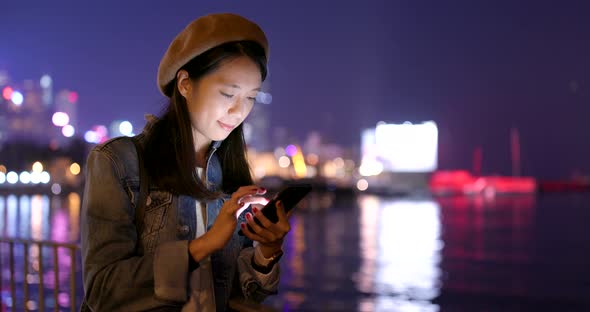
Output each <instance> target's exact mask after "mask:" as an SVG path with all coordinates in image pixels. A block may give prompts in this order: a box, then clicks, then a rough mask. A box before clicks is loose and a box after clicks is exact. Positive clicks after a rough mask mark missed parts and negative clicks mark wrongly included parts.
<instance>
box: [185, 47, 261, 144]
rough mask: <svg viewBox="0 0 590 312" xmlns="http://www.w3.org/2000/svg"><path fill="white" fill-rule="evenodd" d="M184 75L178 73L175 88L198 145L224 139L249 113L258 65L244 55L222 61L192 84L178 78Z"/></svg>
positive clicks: (258, 76) (258, 83) (258, 77)
mask: <svg viewBox="0 0 590 312" xmlns="http://www.w3.org/2000/svg"><path fill="white" fill-rule="evenodd" d="M184 74H186V72H184V73H180V72H179V76H178V77H179V79H178V81H179V89H180V91H181V94H183V96H184V97H185V98H186V101H187V105H188V111H189V114H190V119H191V124H192V127H193V136H194V137H195V140H196V142H198V143H199V144H208V143H209V142H210V141H221V140H224V139H225V138H227V136H228V135H229V134H230V133H231V131H232V130H233V129H235V128H236V127H237V126H239V125H240V124H241V123H242V122H243V121H244V119H246V117H247V116H248V114H249V113H250V111H251V110H252V107H253V106H254V101H255V99H256V94H257V93H258V91H260V88H261V85H262V79H261V74H260V69H259V67H258V65H256V63H254V62H253V61H252V60H251V59H250V58H248V57H246V56H241V57H237V58H234V59H230V60H228V61H224V62H223V63H222V64H221V65H220V67H218V68H217V69H216V70H214V71H212V72H211V73H209V74H207V75H205V76H203V77H202V78H201V79H199V80H197V81H195V82H193V81H191V80H190V79H188V78H187V79H182V78H181V76H182V75H184ZM187 77H188V75H187Z"/></svg>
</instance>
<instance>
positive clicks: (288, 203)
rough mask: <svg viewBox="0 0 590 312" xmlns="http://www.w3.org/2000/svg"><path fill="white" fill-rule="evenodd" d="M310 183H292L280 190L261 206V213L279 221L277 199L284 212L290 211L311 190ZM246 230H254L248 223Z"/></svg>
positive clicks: (258, 222) (274, 220)
mask: <svg viewBox="0 0 590 312" xmlns="http://www.w3.org/2000/svg"><path fill="white" fill-rule="evenodd" d="M311 189H312V187H311V185H310V184H292V185H290V186H288V187H286V188H284V189H283V190H281V191H280V192H279V193H277V195H276V196H275V197H274V198H273V199H271V200H270V201H269V202H268V204H266V205H265V206H264V207H262V214H263V215H264V216H265V217H266V218H267V219H268V220H269V221H270V222H273V223H277V222H278V221H279V216H278V215H277V207H276V203H277V201H279V200H280V201H281V202H282V203H283V207H284V208H285V213H288V212H289V211H291V209H293V208H295V206H296V205H297V204H298V203H299V202H300V201H301V200H302V199H303V198H304V197H305V196H307V194H309V192H311ZM254 221H255V222H256V223H257V224H258V225H261V223H260V221H258V219H256V217H254ZM248 230H250V231H251V232H254V230H253V229H252V228H251V227H250V225H248ZM239 234H240V235H243V234H242V230H240V232H239Z"/></svg>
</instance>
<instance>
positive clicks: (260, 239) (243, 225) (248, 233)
mask: <svg viewBox="0 0 590 312" xmlns="http://www.w3.org/2000/svg"><path fill="white" fill-rule="evenodd" d="M240 228H241V229H242V233H244V235H245V236H246V237H248V238H249V239H251V240H253V241H257V242H259V243H266V240H265V239H264V238H263V237H262V236H260V235H258V234H256V233H252V232H251V231H250V230H249V229H248V227H247V226H246V223H240Z"/></svg>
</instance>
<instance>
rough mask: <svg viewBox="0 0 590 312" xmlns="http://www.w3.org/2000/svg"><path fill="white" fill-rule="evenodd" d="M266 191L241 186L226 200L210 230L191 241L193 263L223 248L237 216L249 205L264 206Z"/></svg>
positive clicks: (233, 228)
mask: <svg viewBox="0 0 590 312" xmlns="http://www.w3.org/2000/svg"><path fill="white" fill-rule="evenodd" d="M265 193H266V190H265V189H264V188H259V187H258V186H255V185H250V186H242V187H240V188H239V189H238V190H237V191H236V192H234V193H233V194H232V196H231V198H230V199H228V200H226V201H225V203H223V206H222V207H221V210H220V211H219V214H218V215H217V218H216V219H215V222H214V223H213V226H211V229H210V230H209V231H207V232H206V233H205V234H204V235H203V236H201V237H199V238H197V239H195V240H193V241H191V243H190V245H189V249H190V253H191V255H192V256H193V258H194V259H195V261H200V260H202V259H203V258H205V257H207V256H208V255H209V254H211V253H213V252H214V251H215V250H218V249H221V248H223V246H225V244H227V242H228V241H229V240H230V238H231V237H232V235H233V233H234V231H235V229H236V227H237V225H238V224H237V215H238V213H239V212H240V211H243V210H244V209H246V208H248V206H249V205H251V204H261V205H266V204H267V203H268V199H266V198H265V197H263V196H257V195H264V194H265Z"/></svg>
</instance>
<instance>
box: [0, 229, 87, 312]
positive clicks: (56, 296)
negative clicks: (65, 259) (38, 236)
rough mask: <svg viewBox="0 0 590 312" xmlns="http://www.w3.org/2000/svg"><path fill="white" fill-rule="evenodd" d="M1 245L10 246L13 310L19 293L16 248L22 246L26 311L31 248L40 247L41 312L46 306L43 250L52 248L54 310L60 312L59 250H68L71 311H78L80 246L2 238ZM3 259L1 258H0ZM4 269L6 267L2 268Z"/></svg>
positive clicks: (0, 271)
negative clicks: (77, 264) (16, 274)
mask: <svg viewBox="0 0 590 312" xmlns="http://www.w3.org/2000/svg"><path fill="white" fill-rule="evenodd" d="M0 244H3V245H8V248H9V261H8V262H9V266H10V268H9V269H10V273H9V274H10V296H11V310H12V311H15V310H16V307H17V292H16V290H17V289H16V284H17V283H16V280H15V272H16V264H15V262H16V255H15V246H18V245H22V246H23V247H24V248H23V258H24V260H23V277H24V278H23V283H22V284H23V285H22V287H23V295H24V299H23V302H24V310H25V311H28V310H29V295H30V293H29V284H32V283H30V282H29V278H28V277H29V247H31V246H38V248H39V309H38V310H39V311H40V312H44V311H45V308H46V305H45V282H44V279H45V278H44V265H43V260H44V259H43V248H44V247H45V248H50V249H51V250H52V251H53V271H54V272H53V273H54V275H53V276H54V287H53V297H54V298H53V299H54V305H53V306H54V310H55V311H59V304H58V302H59V254H58V249H59V248H66V249H68V250H69V252H70V309H71V311H76V252H77V251H79V250H80V245H78V244H74V243H58V242H53V241H44V240H29V239H20V238H9V237H0ZM0 259H1V258H0ZM1 267H2V268H3V267H4V265H2V266H1ZM2 271H3V270H2V269H0V289H2V287H3V285H2V283H3V280H4V277H3V276H2V274H3V273H2Z"/></svg>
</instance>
